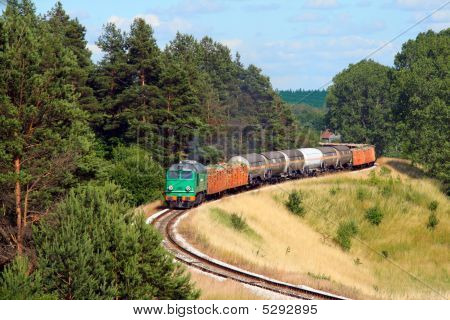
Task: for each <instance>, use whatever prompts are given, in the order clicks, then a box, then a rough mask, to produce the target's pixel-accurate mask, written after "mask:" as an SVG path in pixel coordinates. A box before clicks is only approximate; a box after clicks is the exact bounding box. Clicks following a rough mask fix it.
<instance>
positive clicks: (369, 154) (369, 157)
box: [364, 146, 375, 164]
mask: <svg viewBox="0 0 450 320" xmlns="http://www.w3.org/2000/svg"><path fill="white" fill-rule="evenodd" d="M364 157H365V162H366V164H372V163H374V162H375V147H374V146H368V147H366V148H365V149H364Z"/></svg>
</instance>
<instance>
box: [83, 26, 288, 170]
mask: <svg viewBox="0 0 450 320" xmlns="http://www.w3.org/2000/svg"><path fill="white" fill-rule="evenodd" d="M98 45H99V47H100V48H101V49H102V50H103V51H104V52H105V53H106V54H105V56H104V58H103V60H102V61H101V62H100V63H99V65H98V66H97V67H96V70H95V72H94V73H93V76H92V84H93V88H94V91H95V95H96V97H97V99H98V101H99V103H100V105H101V107H100V108H99V110H100V112H99V113H97V114H96V115H95V116H94V117H93V119H96V120H95V121H93V123H92V127H93V128H94V130H96V132H97V133H98V135H99V137H100V138H101V139H102V140H103V141H104V142H105V143H106V144H107V145H112V146H113V145H115V144H117V143H125V144H127V143H137V144H139V145H141V146H142V147H143V148H145V149H147V150H151V152H152V157H153V158H154V159H155V160H157V161H158V162H160V163H162V164H164V165H168V164H170V163H173V162H176V161H178V160H180V159H182V158H185V157H190V158H192V159H197V160H202V161H203V162H210V161H212V160H219V159H220V158H222V159H225V158H227V157H229V156H230V155H232V154H236V153H239V152H246V151H255V150H266V149H277V148H283V147H287V146H288V145H289V143H290V142H292V141H294V139H295V136H296V133H297V128H296V127H295V121H294V118H293V116H292V113H291V112H290V109H289V108H288V107H287V106H286V105H285V104H283V103H282V102H281V100H280V98H279V97H278V95H277V94H276V93H275V92H274V90H273V89H272V87H271V84H270V81H269V79H268V78H267V77H265V76H263V75H262V74H261V70H260V69H258V68H257V67H255V66H253V65H250V66H248V67H247V68H245V67H244V66H243V65H242V64H241V63H240V60H239V56H237V57H236V58H235V59H234V60H233V59H232V58H231V54H230V50H229V49H228V48H227V47H225V46H223V45H222V44H220V43H218V42H214V41H213V40H212V39H211V38H208V37H205V38H203V39H202V40H201V41H197V40H196V39H195V38H193V37H192V36H190V35H185V34H180V33H178V34H177V35H176V37H175V39H174V40H172V41H171V42H170V43H169V44H168V45H167V47H166V48H165V49H164V50H163V51H162V50H160V49H159V48H158V47H157V45H156V40H155V39H154V36H153V30H152V28H151V26H150V25H148V24H146V23H145V21H144V20H142V19H136V20H135V21H134V23H133V24H132V25H131V30H130V32H129V33H123V32H122V31H121V30H119V29H118V28H117V27H116V26H115V25H114V24H107V25H106V26H105V28H104V31H103V34H102V35H101V37H100V39H99V41H98ZM217 150H222V151H221V152H218V151H217Z"/></svg>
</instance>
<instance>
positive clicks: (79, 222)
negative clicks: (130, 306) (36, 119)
mask: <svg viewBox="0 0 450 320" xmlns="http://www.w3.org/2000/svg"><path fill="white" fill-rule="evenodd" d="M121 194H122V192H121V191H120V188H119V187H117V186H116V185H114V184H112V183H106V184H105V185H103V186H94V185H87V186H84V187H80V188H77V189H75V190H72V191H71V192H70V193H69V196H68V197H67V199H65V200H64V201H63V202H62V203H61V204H60V205H59V206H58V208H57V209H56V211H55V212H54V213H53V214H50V215H48V216H47V217H46V218H45V219H44V220H43V221H41V223H40V224H39V226H38V227H35V228H33V238H34V242H35V246H36V251H37V257H38V260H37V271H38V272H39V273H40V274H41V275H42V290H43V291H44V293H55V294H56V295H57V298H59V299H190V298H197V297H198V291H197V290H195V289H194V288H193V286H192V283H191V282H190V279H189V276H188V274H186V273H185V272H184V269H183V268H182V267H181V266H180V265H179V264H177V263H174V261H173V257H172V256H171V255H170V254H168V253H167V252H166V251H165V250H164V248H163V247H162V245H161V240H162V239H161V236H160V235H159V233H158V232H157V231H156V230H154V229H153V228H152V227H151V226H148V225H147V224H145V221H144V218H143V216H135V215H134V214H132V209H131V208H130V207H129V205H128V203H127V200H126V199H124V198H123V197H122V196H121Z"/></svg>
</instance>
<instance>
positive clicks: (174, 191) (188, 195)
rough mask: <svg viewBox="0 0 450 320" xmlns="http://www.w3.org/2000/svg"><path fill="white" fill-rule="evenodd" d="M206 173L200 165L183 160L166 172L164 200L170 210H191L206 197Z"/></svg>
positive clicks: (204, 168)
mask: <svg viewBox="0 0 450 320" xmlns="http://www.w3.org/2000/svg"><path fill="white" fill-rule="evenodd" d="M206 188H207V171H206V167H205V166H204V165H202V164H201V163H198V162H197V161H193V160H183V161H180V162H179V163H177V164H173V165H171V166H170V168H169V170H167V176H166V188H165V198H166V201H167V203H168V204H169V207H170V208H191V207H193V206H195V205H197V204H200V203H202V202H203V200H204V199H205V196H206Z"/></svg>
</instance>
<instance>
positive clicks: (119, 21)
mask: <svg viewBox="0 0 450 320" xmlns="http://www.w3.org/2000/svg"><path fill="white" fill-rule="evenodd" d="M108 22H109V23H114V24H115V25H116V26H117V27H119V28H121V29H128V27H129V26H130V23H131V20H130V19H127V18H124V17H119V16H111V17H109V19H108Z"/></svg>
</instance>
